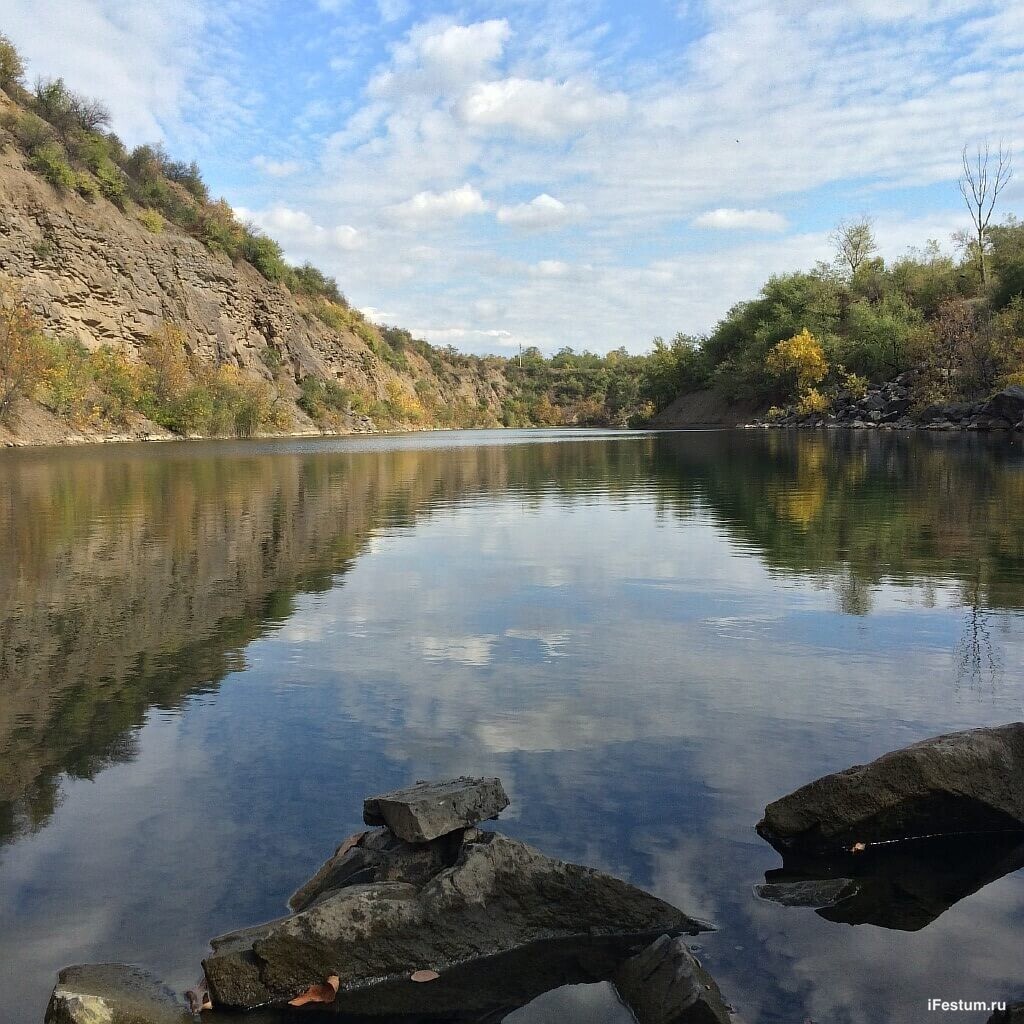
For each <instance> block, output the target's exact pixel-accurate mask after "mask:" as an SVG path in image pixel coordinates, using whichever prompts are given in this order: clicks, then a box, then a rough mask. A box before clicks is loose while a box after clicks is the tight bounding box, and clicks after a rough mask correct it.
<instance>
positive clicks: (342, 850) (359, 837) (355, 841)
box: [334, 832, 370, 857]
mask: <svg viewBox="0 0 1024 1024" xmlns="http://www.w3.org/2000/svg"><path fill="white" fill-rule="evenodd" d="M369 834H370V833H369V832H356V833H355V834H354V835H351V836H349V837H348V839H346V840H345V842H343V843H342V844H341V846H339V847H338V849H337V850H335V852H334V856H335V857H344V856H345V854H346V853H348V851H349V850H351V849H353V848H354V847H356V846H358V845H359V844H360V843H361V842H362V841H363V840H364V839H365V838H366V837H367V836H368V835H369Z"/></svg>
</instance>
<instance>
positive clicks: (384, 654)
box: [0, 431, 1024, 1024]
mask: <svg viewBox="0 0 1024 1024" xmlns="http://www.w3.org/2000/svg"><path fill="white" fill-rule="evenodd" d="M1022 510H1024V458H1022V456H1021V452H1020V449H1019V446H1017V447H1015V446H1013V445H1010V444H1006V443H1002V444H997V443H985V442H983V441H981V440H972V441H968V440H965V439H961V438H946V437H943V438H934V439H933V438H924V437H922V438H898V437H882V436H863V435H856V436H854V435H841V436H832V437H826V436H819V435H809V434H804V435H799V436H787V435H784V434H782V433H776V432H772V433H769V434H762V433H751V432H680V433H669V434H659V435H652V434H639V433H631V434H630V433H611V432H609V433H598V432H566V431H558V432H493V433H492V432H474V433H463V434H433V435H421V436H414V437H400V438H376V439H359V440H353V441H344V442H340V441H308V442H306V441H303V442H291V441H289V442H266V443H264V442H253V443H244V444H243V443H209V444H206V443H203V444H198V443H197V444H174V445H160V446H153V445H150V446H138V447H134V446H132V447H116V448H109V449H99V450H79V451H45V452H44V451H38V452H17V453H4V454H0V993H2V995H3V1008H4V1009H3V1018H4V1020H8V1021H10V1022H11V1024H37V1022H38V1021H40V1020H41V1018H42V1011H43V1007H44V1006H45V1003H46V999H47V996H48V993H49V990H50V988H51V986H52V984H53V978H54V974H55V972H56V971H57V969H58V968H60V967H61V966H62V965H64V964H68V963H74V962H82V961H89V960H129V961H133V962H138V963H142V964H144V965H146V966H148V967H151V968H152V969H154V970H156V971H157V972H158V973H160V974H161V975H163V976H164V977H165V978H167V980H168V981H169V982H170V983H171V984H173V985H175V986H176V987H179V988H185V987H187V986H188V985H190V984H191V983H192V982H193V981H194V980H195V977H196V976H197V975H198V964H199V960H200V958H201V957H202V955H203V953H204V951H205V948H206V941H207V939H208V938H209V937H210V936H211V935H214V934H217V933H219V932H223V931H226V930H228V929H231V928H234V927H236V926H240V925H244V924H248V923H253V922H256V921H260V920H263V919H266V918H269V917H272V916H276V915H278V914H279V913H280V912H281V911H282V908H283V906H284V903H285V900H286V898H287V896H288V894H289V893H290V892H291V891H292V890H293V889H294V888H295V887H296V886H297V884H298V883H300V882H301V881H302V880H304V879H305V878H306V877H307V876H308V875H309V874H310V873H311V872H312V871H313V869H314V868H315V867H316V866H317V865H318V864H319V863H320V861H322V860H323V858H324V857H325V856H326V855H327V854H328V853H329V852H330V851H331V850H332V849H333V848H334V846H335V845H336V844H337V842H338V841H339V840H340V838H341V837H343V836H345V835H347V834H348V833H350V832H352V831H354V830H356V829H357V828H358V827H359V823H360V818H359V814H360V810H361V799H362V797H363V796H364V795H365V794H369V793H372V792H376V791H379V790H382V789H386V788H390V787H393V786H396V785H400V784H404V783H406V782H408V781H410V780H412V779H414V778H423V777H429V776H442V775H452V774H462V773H480V774H495V775H500V776H501V777H502V779H503V780H504V781H505V785H506V788H507V789H508V791H509V794H510V796H511V798H512V807H511V809H510V811H509V812H508V813H507V814H506V815H505V816H503V821H502V824H501V825H500V827H501V828H502V829H504V830H505V831H507V832H509V833H510V834H513V835H515V836H517V837H520V838H522V839H525V840H526V841H528V842H531V843H533V844H535V845H537V846H539V847H541V848H542V849H544V850H545V851H547V852H550V853H552V854H555V855H558V856H561V857H564V858H567V859H571V860H576V861H580V862H583V863H588V864H592V865H595V866H597V867H600V868H602V869H605V870H608V871H611V872H613V873H615V874H618V875H620V876H622V877H624V878H626V879H629V880H630V881H632V882H634V883H636V884H638V885H641V886H644V887H645V888H648V889H651V890H652V891H654V892H655V893H657V894H658V895H660V896H662V897H664V898H666V899H668V900H671V901H673V902H675V903H677V904H678V905H679V906H681V907H682V908H683V909H685V910H686V911H688V912H690V913H692V914H695V915H697V916H701V917H707V918H710V919H711V920H713V921H715V922H716V924H717V925H718V926H719V929H720V930H719V931H718V932H717V933H715V934H713V935H709V936H702V937H701V939H700V940H699V942H700V945H701V946H702V947H703V949H702V953H701V955H702V957H703V959H704V961H705V963H706V965H707V966H708V967H709V968H710V969H711V970H712V971H713V973H714V974H715V975H716V977H717V978H718V980H719V982H720V984H721V986H722V989H723V991H724V992H725V994H726V996H727V998H728V999H729V1000H730V1002H732V1003H733V1004H734V1005H735V1006H736V1007H737V1008H738V1009H739V1011H740V1012H741V1013H742V1015H743V1019H744V1020H745V1021H747V1022H748V1024H754V1022H796V1024H802V1022H803V1021H805V1020H808V1019H810V1020H812V1021H815V1022H819V1024H822V1022H842V1024H869V1022H871V1024H874V1022H879V1024H881V1022H888V1021H900V1020H908V1021H914V1020H924V1019H929V1018H930V1017H931V1015H930V1014H928V1013H927V1012H926V1009H925V1006H926V1002H927V1000H928V999H929V998H932V997H938V998H952V999H957V998H965V999H986V1000H990V999H998V998H1003V997H1007V996H1010V997H1016V998H1022V997H1024V973H1022V966H1024V963H1022V960H1024V957H1022V955H1021V948H1022V946H1021V942H1020V935H1021V924H1022V921H1024V877H1022V873H1021V872H1020V871H1010V872H1009V873H1008V874H1004V875H1003V876H1002V877H999V878H997V879H996V880H994V881H991V882H990V883H989V884H987V885H984V886H983V887H982V888H980V889H979V891H977V892H975V893H973V894H970V895H967V896H965V898H963V899H960V900H959V901H958V902H955V903H953V905H952V906H951V907H950V908H949V909H948V910H945V912H944V913H943V912H940V913H939V914H938V916H936V917H935V918H934V920H932V921H931V922H930V923H928V924H927V925H926V926H924V927H921V928H919V929H918V930H916V931H904V930H898V929H895V928H891V927H882V926H879V925H877V924H858V925H851V924H847V923H838V922H834V921H829V920H825V919H824V918H822V917H821V916H819V915H817V914H816V913H815V912H814V911H813V910H809V909H794V908H787V907H783V906H779V905H777V904H774V903H770V902H766V901H763V900H759V899H758V898H757V897H756V896H755V895H754V892H753V887H754V885H756V884H757V883H759V882H763V881H764V877H765V872H766V871H771V870H773V869H775V868H777V867H778V866H779V863H780V862H779V858H778V857H777V855H776V854H775V853H774V852H773V851H772V850H771V849H770V848H769V847H768V846H767V845H766V844H764V843H763V842H762V841H761V840H760V839H759V838H758V837H757V836H756V834H755V833H754V831H753V825H754V823H755V822H756V821H757V820H758V818H759V817H760V814H761V811H762V809H763V807H764V805H765V803H767V802H768V801H770V800H772V799H774V798H775V797H777V796H780V795H782V794H783V793H786V792H788V791H790V790H791V789H793V788H795V787H797V786H799V785H801V784H802V783H804V782H806V781H808V780H810V779H812V778H814V777H816V776H818V775H820V774H822V773H824V772H826V771H832V770H836V769H839V768H843V767H846V766H848V765H850V764H853V763H857V762H863V761H865V760H867V759H870V758H873V757H875V756H877V755H878V754H881V753H882V752H884V751H886V750H890V749H893V748H895V747H898V746H902V745H904V744H907V743H909V742H912V741H915V740H918V739H922V738H924V737H926V736H930V735H934V734H936V733H938V732H942V731H948V730H950V729H959V728H966V727H970V726H975V725H986V724H1001V723H1004V722H1008V721H1013V720H1018V719H1020V718H1021V717H1022V710H1024V709H1022V700H1024V689H1022V679H1021V671H1020V666H1021V665H1022V664H1024V657H1022V654H1024V616H1022V611H1021V609H1022V608H1024V511H1022ZM940 910H941V908H940ZM959 1016H960V1018H961V1019H964V1020H979V1021H980V1020H984V1019H985V1017H986V1016H987V1015H986V1014H982V1015H971V1014H961V1015H959ZM514 1019H515V1020H516V1022H517V1024H519V1022H522V1024H540V1022H541V1021H548V1020H551V1021H555V1020H558V1021H564V1020H567V1019H579V1020H587V1021H605V1020H607V1021H609V1022H610V1021H613V1020H620V1019H622V1018H621V1014H620V1012H619V1011H618V1010H617V1009H616V1008H615V1007H614V1006H613V1005H612V1003H611V1001H610V999H609V997H608V993H607V992H606V991H604V990H602V989H601V988H600V987H597V988H594V987H585V988H582V989H578V990H567V991H564V992H560V993H552V994H550V995H549V996H548V997H545V999H544V1000H542V1001H541V1002H540V1003H538V1004H537V1005H536V1006H534V1007H530V1008H526V1009H524V1010H522V1011H519V1012H518V1013H517V1015H516V1017H515V1018H514Z"/></svg>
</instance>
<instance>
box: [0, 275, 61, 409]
mask: <svg viewBox="0 0 1024 1024" xmlns="http://www.w3.org/2000/svg"><path fill="white" fill-rule="evenodd" d="M48 355H49V353H48V347H47V342H46V338H45V337H44V335H43V332H42V329H41V327H40V325H39V322H38V321H37V320H36V318H35V317H34V316H33V315H32V312H31V310H30V309H29V307H28V304H27V302H26V301H25V299H24V297H23V295H22V293H21V291H20V289H19V288H17V287H16V286H15V285H12V284H10V283H9V282H7V281H3V280H0V423H10V422H11V418H12V416H13V414H14V406H15V404H16V403H17V401H18V399H20V398H30V397H31V396H32V395H33V394H34V392H35V390H36V388H37V387H38V386H39V384H40V382H41V380H42V377H43V373H44V372H45V370H46V367H47V363H48Z"/></svg>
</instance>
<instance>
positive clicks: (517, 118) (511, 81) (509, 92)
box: [459, 78, 629, 136]
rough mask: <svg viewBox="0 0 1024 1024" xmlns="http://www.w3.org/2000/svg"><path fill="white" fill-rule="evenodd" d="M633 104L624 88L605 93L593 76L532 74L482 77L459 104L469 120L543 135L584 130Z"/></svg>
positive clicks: (617, 116) (620, 113)
mask: <svg viewBox="0 0 1024 1024" xmlns="http://www.w3.org/2000/svg"><path fill="white" fill-rule="evenodd" d="M628 108H629V101H628V100H627V98H626V96H625V95H624V94H623V93H604V92H601V91H600V90H598V89H596V88H595V87H594V86H593V85H592V84H591V83H589V82H585V81H565V82H556V81H554V80H552V79H544V80H537V79H528V78H506V79H503V80H501V81H496V82H478V83H477V84H476V85H474V86H473V87H472V89H470V90H469V92H468V93H467V94H466V96H465V97H464V98H463V100H462V101H461V102H460V104H459V112H460V114H461V116H462V118H463V119H464V120H465V121H466V122H467V123H468V124H471V125H477V126H482V127H488V128H501V127H508V128H514V129H516V130H517V131H520V132H522V133H524V134H526V135H540V136H560V135H566V134H569V133H571V132H578V131H580V130H581V129H584V128H587V127H589V126H590V125H594V124H597V123H599V122H602V121H608V120H612V119H616V118H621V117H622V116H623V115H624V114H625V113H626V111H627V110H628Z"/></svg>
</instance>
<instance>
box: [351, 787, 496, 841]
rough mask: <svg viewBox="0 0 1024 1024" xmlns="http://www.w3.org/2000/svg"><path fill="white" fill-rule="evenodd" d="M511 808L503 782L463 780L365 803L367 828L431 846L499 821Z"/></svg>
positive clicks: (364, 815)
mask: <svg viewBox="0 0 1024 1024" xmlns="http://www.w3.org/2000/svg"><path fill="white" fill-rule="evenodd" d="M506 807H508V797H507V796H506V795H505V790H504V789H502V786H501V780H500V779H471V778H467V777H462V778H458V779H448V780H445V781H443V782H417V783H416V785H415V786H409V787H408V788H407V789H396V790H395V791H394V792H391V793H384V794H382V795H381V796H373V797H368V798H367V799H366V800H365V801H363V821H365V822H366V824H367V825H387V827H388V828H389V829H390V830H391V831H392V832H393V833H394V834H395V835H396V836H398V838H399V839H404V840H405V841H406V842H407V843H428V842H430V840H432V839H437V838H439V837H440V836H444V835H448V833H450V832H455V831H457V830H459V829H463V828H467V827H468V826H470V825H476V824H478V823H479V822H481V821H486V820H487V819H488V818H496V817H497V816H498V815H499V814H500V813H501V812H502V811H503V810H505V808H506Z"/></svg>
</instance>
